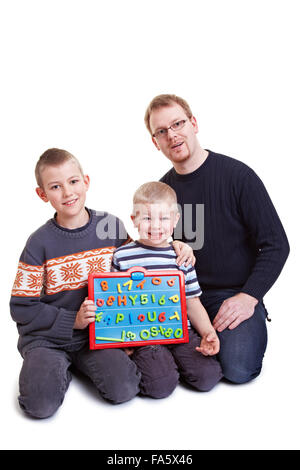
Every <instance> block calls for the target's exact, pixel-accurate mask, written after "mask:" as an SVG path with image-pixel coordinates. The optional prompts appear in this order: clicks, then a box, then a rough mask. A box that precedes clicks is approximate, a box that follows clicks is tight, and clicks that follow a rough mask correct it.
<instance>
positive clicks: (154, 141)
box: [152, 137, 160, 150]
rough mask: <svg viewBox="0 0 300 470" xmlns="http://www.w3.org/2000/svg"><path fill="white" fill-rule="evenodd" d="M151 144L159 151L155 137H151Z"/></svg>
mask: <svg viewBox="0 0 300 470" xmlns="http://www.w3.org/2000/svg"><path fill="white" fill-rule="evenodd" d="M152 142H153V143H154V145H155V147H156V148H157V150H160V146H159V145H158V142H157V140H156V138H155V137H152Z"/></svg>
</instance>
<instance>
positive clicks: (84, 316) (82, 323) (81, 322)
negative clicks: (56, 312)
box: [73, 297, 97, 330]
mask: <svg viewBox="0 0 300 470" xmlns="http://www.w3.org/2000/svg"><path fill="white" fill-rule="evenodd" d="M96 310H97V307H96V305H95V304H94V302H93V301H92V300H88V298H87V297H86V298H85V300H84V301H83V302H82V304H81V306H80V309H79V310H78V312H77V315H76V319H75V323H74V327H73V328H75V329H76V330H83V329H84V328H86V327H87V326H88V325H89V324H90V323H92V322H93V321H95V311H96Z"/></svg>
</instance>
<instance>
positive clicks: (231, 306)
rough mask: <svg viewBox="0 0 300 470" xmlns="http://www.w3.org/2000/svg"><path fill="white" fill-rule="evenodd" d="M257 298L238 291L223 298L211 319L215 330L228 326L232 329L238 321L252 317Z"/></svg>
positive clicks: (221, 329)
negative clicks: (231, 295)
mask: <svg viewBox="0 0 300 470" xmlns="http://www.w3.org/2000/svg"><path fill="white" fill-rule="evenodd" d="M256 304H258V300H257V299H256V298H255V297H252V296H251V295H248V294H244V293H243V292H240V293H239V294H236V295H234V296H233V297H229V298H228V299H226V300H224V302H223V303H222V305H221V307H220V308H219V311H218V313H217V315H216V316H215V318H214V321H213V327H214V328H215V330H217V331H223V330H225V328H227V327H228V329H229V330H233V329H234V328H236V327H237V326H238V325H239V324H240V323H242V322H243V321H245V320H247V319H248V318H250V317H252V315H253V313H254V308H255V305H256Z"/></svg>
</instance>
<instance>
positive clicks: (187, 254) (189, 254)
mask: <svg viewBox="0 0 300 470" xmlns="http://www.w3.org/2000/svg"><path fill="white" fill-rule="evenodd" d="M172 245H173V248H174V250H175V253H176V255H177V258H176V263H177V264H178V266H181V265H182V264H184V265H185V266H188V265H189V264H191V265H192V266H194V265H195V262H196V258H195V256H194V252H193V250H192V248H191V247H190V246H189V245H187V244H186V243H184V242H181V241H180V240H174V241H173V242H172Z"/></svg>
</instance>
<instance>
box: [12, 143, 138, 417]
mask: <svg viewBox="0 0 300 470" xmlns="http://www.w3.org/2000/svg"><path fill="white" fill-rule="evenodd" d="M36 178H37V183H38V188H37V189H36V192H37V194H38V196H39V197H40V198H41V199H42V200H43V201H44V202H48V201H49V202H50V204H51V205H52V206H53V208H54V209H55V210H56V214H55V216H54V217H53V218H52V219H50V220H48V222H46V224H44V225H43V226H42V227H40V228H39V229H38V230H36V231H35V232H34V233H33V234H32V235H31V236H30V237H29V239H28V241H27V243H26V246H25V248H24V250H23V252H22V254H21V258H20V262H19V267H18V272H17V276H16V280H15V283H14V287H13V291H12V297H11V314H12V317H13V319H14V320H15V321H16V322H17V326H18V331H19V335H20V336H19V342H18V349H19V351H20V353H21V355H22V356H23V358H24V361H23V366H22V370H21V373H20V396H19V403H20V406H21V408H22V409H23V410H24V411H25V412H26V413H27V414H28V415H31V416H33V417H36V418H46V417H49V416H51V415H52V414H53V413H54V412H55V411H56V410H57V409H58V407H59V406H60V405H61V403H62V401H63V399H64V395H65V392H66V390H67V388H68V385H69V382H70V380H71V374H70V371H69V367H70V365H71V364H74V365H75V367H76V368H77V369H79V370H80V371H82V372H83V373H84V374H85V375H87V376H88V377H89V378H90V379H91V380H92V382H93V383H94V384H95V386H96V387H97V389H98V391H99V393H100V395H101V396H102V397H103V398H105V399H106V400H108V401H110V402H112V403H122V402H125V401H127V400H130V399H131V398H133V397H134V396H135V395H136V394H137V393H138V392H139V381H140V373H139V372H138V371H137V368H136V365H135V364H134V362H133V361H131V360H130V358H129V357H128V356H127V354H126V353H125V352H124V351H123V350H121V349H107V350H105V351H104V350H101V351H100V350H97V351H90V350H89V349H88V329H87V326H88V325H89V323H91V322H92V321H94V319H95V306H94V305H93V302H91V301H89V300H85V298H86V296H87V277H88V274H89V273H90V272H93V271H109V269H110V262H111V256H112V253H113V251H114V249H115V248H116V247H119V246H121V245H122V244H123V243H125V242H126V241H127V234H126V231H125V228H124V226H123V224H122V222H121V221H120V220H119V219H117V218H116V217H114V216H112V215H109V214H107V213H100V215H99V214H97V213H96V212H95V211H94V210H90V209H87V208H86V207H85V199H86V192H87V190H88V188H89V177H88V176H87V175H84V174H83V172H82V169H81V167H80V165H79V163H78V161H77V160H76V158H75V157H74V156H73V155H71V154H70V153H69V152H66V151H65V150H60V149H49V150H47V151H46V152H45V153H44V154H43V155H42V156H41V157H40V159H39V161H38V163H37V165H36ZM104 219H105V220H106V221H109V223H111V224H114V226H115V227H116V235H115V236H110V237H108V238H106V239H100V238H99V237H98V236H97V225H98V224H99V223H101V221H103V220H104Z"/></svg>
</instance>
